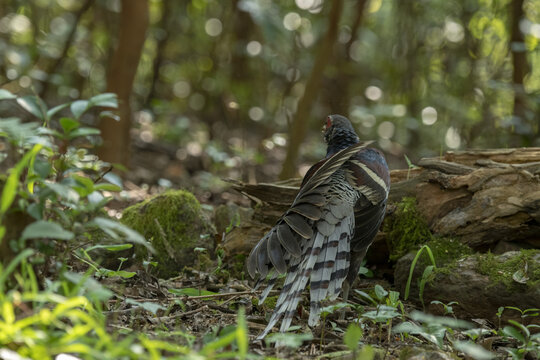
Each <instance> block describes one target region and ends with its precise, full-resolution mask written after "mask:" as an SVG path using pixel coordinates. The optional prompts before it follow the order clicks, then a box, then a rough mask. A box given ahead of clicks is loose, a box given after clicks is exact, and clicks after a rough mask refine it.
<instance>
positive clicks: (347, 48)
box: [325, 0, 369, 115]
mask: <svg viewBox="0 0 540 360" xmlns="http://www.w3.org/2000/svg"><path fill="white" fill-rule="evenodd" d="M368 3H369V0H358V1H357V2H356V4H355V6H356V14H355V18H354V21H353V23H352V25H351V37H350V39H349V41H347V43H346V44H345V45H344V46H343V47H342V48H341V51H340V52H339V55H338V56H337V59H336V64H335V67H336V68H337V69H340V71H339V72H338V74H337V75H336V77H335V78H334V79H331V80H330V81H329V86H328V88H327V89H325V90H326V93H327V94H328V95H327V96H328V102H329V104H330V109H331V111H332V112H333V113H335V114H344V115H346V114H348V112H349V106H350V101H351V96H350V93H351V91H350V87H349V84H350V82H351V81H350V79H351V76H356V77H358V76H359V75H360V77H361V71H362V69H361V68H360V67H359V66H358V63H355V62H354V61H353V60H352V58H351V47H352V44H353V43H354V42H355V41H356V40H357V39H358V34H359V33H360V31H359V30H360V27H361V25H362V22H363V20H364V13H365V9H366V5H367V4H368Z"/></svg>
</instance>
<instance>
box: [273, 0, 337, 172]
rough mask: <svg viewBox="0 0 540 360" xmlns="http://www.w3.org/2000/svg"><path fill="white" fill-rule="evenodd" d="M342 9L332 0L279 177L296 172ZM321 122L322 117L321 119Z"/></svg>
mask: <svg viewBox="0 0 540 360" xmlns="http://www.w3.org/2000/svg"><path fill="white" fill-rule="evenodd" d="M342 9H343V0H333V1H332V8H331V9H330V18H329V20H328V31H327V32H326V35H325V36H324V38H323V40H322V42H321V44H320V46H319V49H318V53H317V57H316V58H315V63H314V64H313V69H312V70H311V74H310V76H309V79H308V81H307V83H306V88H305V91H304V95H303V96H302V98H301V99H300V101H299V102H298V109H297V110H296V114H295V115H294V118H293V121H292V124H291V128H290V131H289V134H290V136H289V142H288V145H287V156H286V157H285V162H284V163H283V168H282V170H281V174H280V175H279V176H280V178H282V179H286V178H290V177H292V176H293V175H294V174H295V173H296V169H295V165H296V161H297V160H298V151H299V149H300V145H301V144H302V141H303V140H304V137H305V135H306V130H307V127H308V123H309V115H310V113H311V108H312V107H313V104H314V103H315V101H316V100H317V95H318V94H319V90H320V84H321V80H322V78H323V75H324V69H325V68H326V65H327V64H328V63H329V62H330V58H331V57H332V54H333V51H332V50H333V48H334V44H335V42H336V39H337V35H338V25H339V19H340V18H341V12H342ZM321 122H322V119H321Z"/></svg>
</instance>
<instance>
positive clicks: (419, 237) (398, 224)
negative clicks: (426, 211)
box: [384, 197, 433, 261]
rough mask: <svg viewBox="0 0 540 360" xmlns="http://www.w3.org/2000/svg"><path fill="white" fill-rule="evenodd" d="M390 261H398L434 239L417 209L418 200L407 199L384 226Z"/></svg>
mask: <svg viewBox="0 0 540 360" xmlns="http://www.w3.org/2000/svg"><path fill="white" fill-rule="evenodd" d="M384 232H385V233H386V239H387V242H388V248H389V250H390V260H394V261H395V260H397V259H399V258H400V257H402V256H403V255H405V254H407V253H408V252H409V251H410V250H412V249H415V248H417V247H418V245H421V244H425V243H426V242H428V241H430V240H432V239H433V235H432V234H431V231H429V227H428V225H427V222H426V220H425V219H424V218H423V217H422V215H421V214H420V212H419V211H418V209H417V208H416V199H415V198H413V197H405V198H403V199H402V200H401V202H400V203H398V204H397V205H396V211H395V212H394V213H393V214H392V215H391V216H389V217H388V218H387V219H386V221H385V224H384Z"/></svg>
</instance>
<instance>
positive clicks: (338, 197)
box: [247, 115, 390, 339]
mask: <svg viewBox="0 0 540 360" xmlns="http://www.w3.org/2000/svg"><path fill="white" fill-rule="evenodd" d="M324 140H325V142H326V143H327V152H326V157H325V158H324V159H322V160H321V161H319V162H317V163H316V164H315V165H313V166H312V167H311V168H310V169H309V170H308V172H307V173H306V175H305V177H304V179H303V181H302V185H301V186H300V190H299V192H298V195H297V196H296V198H295V200H294V201H293V204H292V205H291V207H290V208H289V209H288V210H287V211H286V212H285V213H284V214H283V215H282V216H281V218H280V219H279V220H278V221H277V223H276V225H275V226H274V227H273V228H272V229H271V230H270V231H269V232H268V233H267V234H266V235H265V236H264V237H263V238H262V239H261V240H259V242H258V243H257V245H255V247H254V248H253V249H252V251H251V253H250V255H249V257H248V259H247V270H248V272H249V274H250V276H251V277H252V278H255V277H256V275H257V273H258V282H257V285H256V288H258V287H259V286H260V285H261V284H262V283H264V282H265V281H266V282H267V286H266V288H265V290H264V291H263V292H262V294H261V296H260V298H259V301H260V303H262V302H263V301H264V299H265V298H266V297H267V296H268V294H269V293H270V290H271V289H272V287H273V286H274V284H275V282H276V280H277V278H278V276H279V275H280V274H286V277H285V282H284V284H283V289H282V290H281V294H280V296H279V298H278V300H277V302H276V307H275V309H274V311H273V313H272V316H271V318H270V321H269V323H268V325H267V326H266V328H265V330H264V331H263V332H262V333H261V334H260V335H259V337H258V339H263V338H264V337H265V336H266V335H267V334H268V333H269V332H270V330H271V329H272V328H273V327H274V326H275V325H276V324H277V323H278V322H279V321H280V319H282V318H283V320H282V322H281V327H280V331H281V332H285V331H286V330H287V329H288V328H289V326H290V325H291V322H292V318H293V316H294V314H295V312H296V308H297V306H298V302H299V301H300V298H301V295H302V292H303V290H304V289H305V288H306V286H307V284H308V281H309V284H310V314H309V321H308V324H309V326H311V327H312V326H315V325H317V323H318V322H319V317H320V310H321V302H322V301H323V300H325V299H329V300H335V299H336V298H337V297H338V295H339V294H340V293H342V297H343V299H344V301H347V298H348V296H349V290H350V288H351V286H352V283H353V282H354V280H355V279H356V277H357V274H358V271H359V269H360V265H361V263H362V260H363V258H364V256H365V254H366V251H367V249H368V248H369V246H370V245H371V243H372V241H373V238H374V237H375V235H376V234H377V231H378V229H379V226H380V224H381V222H382V220H383V218H384V214H385V209H386V201H387V199H388V191H389V189H390V175H389V171H388V165H387V164H386V160H385V158H384V156H383V154H382V153H381V152H380V151H378V150H376V149H372V148H368V147H366V146H367V145H369V143H361V142H360V139H359V138H358V136H357V135H356V132H355V131H354V129H353V127H352V125H351V122H350V121H349V120H348V119H347V118H346V117H344V116H341V115H330V116H328V117H327V118H326V124H325V126H324Z"/></svg>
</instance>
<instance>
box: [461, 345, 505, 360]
mask: <svg viewBox="0 0 540 360" xmlns="http://www.w3.org/2000/svg"><path fill="white" fill-rule="evenodd" d="M453 345H454V349H456V350H459V351H461V352H463V353H465V354H466V355H468V356H470V357H472V358H473V359H476V360H489V359H493V358H494V357H495V354H494V353H492V352H491V351H488V350H486V349H484V348H483V347H482V346H480V345H477V344H475V343H472V342H470V341H456V342H455V343H454V344H453Z"/></svg>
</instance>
